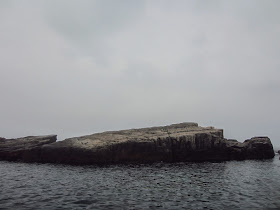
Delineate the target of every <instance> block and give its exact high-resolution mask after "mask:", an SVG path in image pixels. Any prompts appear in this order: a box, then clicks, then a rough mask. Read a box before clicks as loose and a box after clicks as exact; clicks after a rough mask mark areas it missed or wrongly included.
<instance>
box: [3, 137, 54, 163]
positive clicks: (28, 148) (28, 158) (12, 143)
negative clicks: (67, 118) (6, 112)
mask: <svg viewBox="0 0 280 210" xmlns="http://www.w3.org/2000/svg"><path fill="white" fill-rule="evenodd" d="M55 141H56V135H49V136H28V137H24V138H17V139H5V138H0V160H9V161H24V162H34V161H37V160H40V154H41V147H42V146H43V145H44V144H50V143H53V142H55Z"/></svg>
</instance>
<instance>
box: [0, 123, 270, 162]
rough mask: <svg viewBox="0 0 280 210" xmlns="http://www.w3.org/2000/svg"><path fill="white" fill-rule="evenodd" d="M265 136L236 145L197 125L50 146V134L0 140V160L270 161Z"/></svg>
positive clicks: (120, 133) (113, 134)
mask: <svg viewBox="0 0 280 210" xmlns="http://www.w3.org/2000/svg"><path fill="white" fill-rule="evenodd" d="M274 155H275V154H274V151H273V146H272V144H271V141H270V139H269V138H268V137H253V138H251V139H249V140H246V141H244V142H243V143H240V142H238V141H236V140H227V139H225V138H224V137H223V130H222V129H216V128H214V127H200V126H198V124H197V123H180V124H173V125H169V126H160V127H150V128H141V129H130V130H121V131H108V132H103V133H96V134H92V135H87V136H81V137H74V138H69V139H65V140H64V141H58V142H56V135H50V136H37V137H25V138H19V139H3V138H1V139H0V160H20V161H24V162H41V163H64V164H116V163H152V162H159V161H164V162H179V161H184V162H187V161H226V160H245V159H268V158H273V157H274Z"/></svg>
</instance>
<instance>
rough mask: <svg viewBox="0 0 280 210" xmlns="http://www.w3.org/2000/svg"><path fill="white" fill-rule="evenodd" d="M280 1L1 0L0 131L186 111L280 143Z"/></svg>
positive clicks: (126, 122) (61, 129)
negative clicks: (279, 128) (265, 136)
mask: <svg viewBox="0 0 280 210" xmlns="http://www.w3.org/2000/svg"><path fill="white" fill-rule="evenodd" d="M279 10H280V1H278V0H274V1H273V0H268V1H263V0H259V1H258V0H251V1H249V0H242V1H241V0H240V1H236V0H232V1H220V0H216V1H202V0H201V1H185V0H182V1H156V0H154V1H144V0H143V1H130V0H126V1H124V0H119V1H115V0H106V1H101V0H100V1H91V0H83V1H78V0H64V1H63V0H60V1H54V0H53V1H49V0H46V1H38V0H37V1H32V0H30V1H24V0H21V1H20V0H18V1H14V0H13V1H8V0H1V1H0V78H1V82H0V96H1V103H0V106H1V109H0V117H1V124H0V136H3V137H7V138H10V137H20V136H25V135H40V134H51V133H54V134H58V138H59V139H60V140H62V139H64V138H66V137H72V136H79V135H84V134H91V133H94V132H99V131H104V130H118V129H124V128H133V127H146V126H153V125H166V124H170V123H178V122H184V121H194V122H198V123H199V124H200V125H205V126H215V127H219V128H224V130H225V137H227V138H236V139H238V140H240V141H243V140H245V139H247V138H250V137H252V136H256V135H267V136H269V137H270V138H271V140H272V142H273V144H274V146H278V145H280V134H279V131H278V127H279V125H280V123H279V122H280V120H279V111H278V109H279V107H280V97H279V95H280V69H279V68H280V59H279V58H280V41H279V37H280V27H279V26H280V13H279Z"/></svg>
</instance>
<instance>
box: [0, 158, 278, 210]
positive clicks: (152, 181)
mask: <svg viewBox="0 0 280 210" xmlns="http://www.w3.org/2000/svg"><path fill="white" fill-rule="evenodd" d="M279 176H280V161H279V157H278V156H276V158H274V159H272V160H265V161H241V162H238V161H231V162H222V163H178V164H164V163H157V164H152V165H117V166H106V167H95V166H67V165H51V164H25V163H9V162H0V189H1V192H0V207H2V208H9V209H16V208H27V209H28V208H35V209H56V208H57V209H58V208H59V209H69V208H71V209H84V208H89V209H116V208H117V209H118V208H122V209H148V208H163V209H180V208H188V209H202V208H206V209H207V208H208V209H211V208H212V209H217V208H219V209H225V208H231V209H236V208H242V209H245V208H246V209H249V208H250V209H258V208H262V209H263V208H280V200H279V198H280V180H279Z"/></svg>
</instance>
